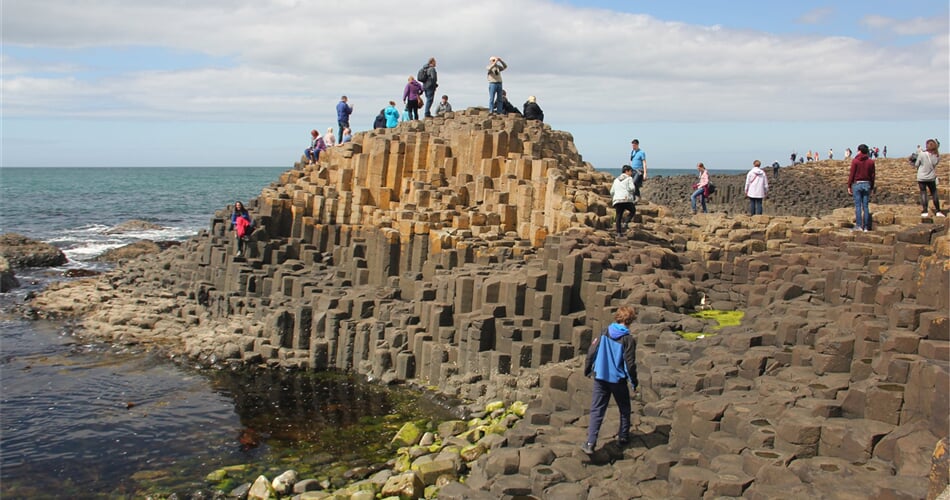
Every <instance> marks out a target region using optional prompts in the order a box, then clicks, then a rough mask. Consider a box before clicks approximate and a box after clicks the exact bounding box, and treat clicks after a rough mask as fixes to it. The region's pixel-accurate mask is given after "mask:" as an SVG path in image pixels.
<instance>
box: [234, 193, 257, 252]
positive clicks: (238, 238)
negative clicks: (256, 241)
mask: <svg viewBox="0 0 950 500" xmlns="http://www.w3.org/2000/svg"><path fill="white" fill-rule="evenodd" d="M231 227H232V228H234V235H235V242H236V243H237V250H235V252H234V255H236V256H238V257H241V256H243V255H244V247H245V244H246V242H247V238H248V237H249V236H250V235H251V232H252V231H253V230H254V219H251V214H250V213H248V211H247V208H245V207H244V204H243V203H241V202H240V201H235V202H234V211H232V212H231Z"/></svg>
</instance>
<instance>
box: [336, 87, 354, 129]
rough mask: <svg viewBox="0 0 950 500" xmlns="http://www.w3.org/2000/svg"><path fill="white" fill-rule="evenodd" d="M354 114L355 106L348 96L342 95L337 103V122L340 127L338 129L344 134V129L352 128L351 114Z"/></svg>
mask: <svg viewBox="0 0 950 500" xmlns="http://www.w3.org/2000/svg"><path fill="white" fill-rule="evenodd" d="M351 114H353V106H352V105H351V104H349V103H348V102H347V98H346V96H342V97H340V102H338V103H336V124H337V125H338V126H339V127H340V128H338V129H337V130H339V131H340V134H341V135H342V134H343V129H345V128H350V115H351Z"/></svg>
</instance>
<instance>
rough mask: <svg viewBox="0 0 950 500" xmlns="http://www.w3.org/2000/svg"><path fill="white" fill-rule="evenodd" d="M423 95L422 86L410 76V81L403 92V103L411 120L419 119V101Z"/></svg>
mask: <svg viewBox="0 0 950 500" xmlns="http://www.w3.org/2000/svg"><path fill="white" fill-rule="evenodd" d="M422 93H423V89H422V84H421V83H419V82H417V81H416V77H414V76H412V75H409V81H408V82H407V83H406V86H405V87H404V88H403V90H402V102H404V103H405V104H406V111H408V112H409V119H410V120H418V119H419V101H420V100H421V96H422Z"/></svg>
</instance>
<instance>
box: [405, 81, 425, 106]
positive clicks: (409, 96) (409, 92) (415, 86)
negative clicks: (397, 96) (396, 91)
mask: <svg viewBox="0 0 950 500" xmlns="http://www.w3.org/2000/svg"><path fill="white" fill-rule="evenodd" d="M421 95H422V84H421V83H419V82H417V81H415V80H413V81H411V82H409V83H407V84H406V89H405V90H403V91H402V100H403V101H406V100H413V101H414V100H416V99H418V98H419V96H421Z"/></svg>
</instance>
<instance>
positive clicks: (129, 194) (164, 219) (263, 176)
mask: <svg viewBox="0 0 950 500" xmlns="http://www.w3.org/2000/svg"><path fill="white" fill-rule="evenodd" d="M285 170H287V169H285V168H280V167H260V168H208V167H194V168H3V169H0V233H10V232H13V233H19V234H22V235H24V236H27V237H29V238H32V239H36V240H41V241H45V242H48V243H52V244H54V245H56V246H57V247H59V248H61V249H62V250H63V251H64V252H65V253H66V256H67V257H69V258H70V260H71V261H73V265H79V266H82V265H83V264H84V263H85V262H87V261H89V260H90V259H92V258H94V257H95V256H97V255H99V254H101V253H102V252H104V251H106V250H108V249H110V248H115V247H119V246H122V245H126V244H128V243H131V242H132V241H136V240H140V239H152V240H182V239H185V238H187V237H189V236H192V235H194V234H195V233H197V232H198V231H199V230H201V229H205V228H207V227H208V223H209V221H210V220H211V216H212V215H213V214H214V212H215V210H218V209H222V208H224V207H225V206H227V205H228V204H229V203H233V202H234V201H235V200H244V201H246V200H248V199H250V198H253V197H256V196H257V195H258V194H260V192H261V189H262V188H264V187H266V186H267V185H269V184H270V183H271V182H274V181H276V180H277V179H278V177H279V175H280V174H281V172H283V171H285ZM130 220H144V221H147V222H151V223H153V224H157V225H159V226H162V229H161V230H158V231H150V232H137V233H127V234H122V235H105V234H103V232H104V231H105V230H107V229H109V228H111V227H113V226H115V225H117V224H121V223H123V222H127V221H130Z"/></svg>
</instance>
